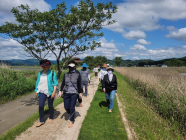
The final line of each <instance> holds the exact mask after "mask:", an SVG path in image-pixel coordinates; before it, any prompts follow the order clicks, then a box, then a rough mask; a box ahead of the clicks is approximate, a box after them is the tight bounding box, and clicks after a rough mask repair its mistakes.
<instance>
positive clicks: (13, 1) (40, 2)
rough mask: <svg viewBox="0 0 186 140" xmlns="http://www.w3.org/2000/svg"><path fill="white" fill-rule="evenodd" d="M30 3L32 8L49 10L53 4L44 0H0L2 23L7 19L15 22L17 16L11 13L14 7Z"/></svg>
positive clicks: (0, 21)
mask: <svg viewBox="0 0 186 140" xmlns="http://www.w3.org/2000/svg"><path fill="white" fill-rule="evenodd" d="M21 4H23V5H26V4H27V5H29V7H30V9H36V8H37V9H39V11H41V12H43V11H49V9H50V8H51V6H50V5H49V4H47V3H46V2H45V1H44V0H0V25H1V24H3V23H5V22H6V21H9V22H15V18H14V17H13V14H12V13H11V9H12V8H13V7H17V6H20V5H21Z"/></svg>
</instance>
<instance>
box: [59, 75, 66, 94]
mask: <svg viewBox="0 0 186 140" xmlns="http://www.w3.org/2000/svg"><path fill="white" fill-rule="evenodd" d="M64 86H65V74H64V75H63V82H62V83H61V88H60V91H62V90H63V88H64Z"/></svg>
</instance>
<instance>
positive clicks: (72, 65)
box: [68, 63, 76, 67]
mask: <svg viewBox="0 0 186 140" xmlns="http://www.w3.org/2000/svg"><path fill="white" fill-rule="evenodd" d="M68 66H69V67H75V66H76V65H75V64H74V63H70V64H68Z"/></svg>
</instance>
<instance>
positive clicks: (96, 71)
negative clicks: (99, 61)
mask: <svg viewBox="0 0 186 140" xmlns="http://www.w3.org/2000/svg"><path fill="white" fill-rule="evenodd" d="M93 72H94V73H95V77H96V79H98V65H95V68H94V69H93Z"/></svg>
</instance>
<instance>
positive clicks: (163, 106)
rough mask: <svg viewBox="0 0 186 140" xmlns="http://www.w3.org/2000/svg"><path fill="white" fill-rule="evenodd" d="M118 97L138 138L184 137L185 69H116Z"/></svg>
mask: <svg viewBox="0 0 186 140" xmlns="http://www.w3.org/2000/svg"><path fill="white" fill-rule="evenodd" d="M116 70H117V71H119V72H120V73H121V74H123V75H125V76H122V75H121V74H119V73H117V77H118V83H119V89H118V93H119V97H120V99H121V101H122V102H123V104H124V105H125V111H126V114H127V118H128V119H129V122H130V125H131V126H132V127H133V128H134V131H135V132H136V133H137V135H138V137H139V138H140V139H184V138H183V137H184V135H185V131H184V130H185V123H184V120H185V117H186V116H185V113H186V112H185V109H186V108H185V103H186V102H185V100H184V99H185V98H184V95H185V94H184V92H185V87H184V84H185V82H186V79H185V77H180V76H179V72H184V71H185V70H186V68H116Z"/></svg>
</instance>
